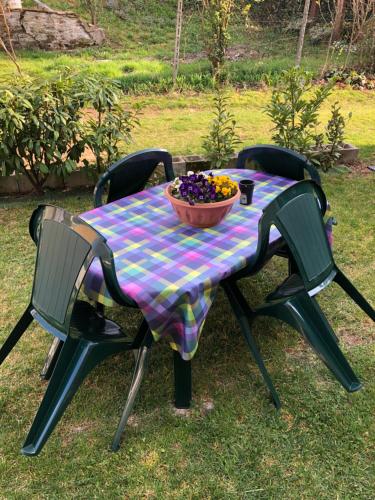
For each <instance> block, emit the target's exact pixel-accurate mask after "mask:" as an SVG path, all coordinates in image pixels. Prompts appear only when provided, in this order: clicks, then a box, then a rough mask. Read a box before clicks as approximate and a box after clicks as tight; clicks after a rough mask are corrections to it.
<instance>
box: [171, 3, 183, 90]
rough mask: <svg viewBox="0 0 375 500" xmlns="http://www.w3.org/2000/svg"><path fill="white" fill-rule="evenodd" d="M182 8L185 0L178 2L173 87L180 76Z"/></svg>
mask: <svg viewBox="0 0 375 500" xmlns="http://www.w3.org/2000/svg"><path fill="white" fill-rule="evenodd" d="M182 7H183V0H178V2H177V17H176V39H175V45H174V57H173V87H174V86H175V85H176V81H177V75H178V66H179V62H180V43H181V29H182Z"/></svg>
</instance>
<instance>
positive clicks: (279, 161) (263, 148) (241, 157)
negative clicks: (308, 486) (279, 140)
mask: <svg viewBox="0 0 375 500" xmlns="http://www.w3.org/2000/svg"><path fill="white" fill-rule="evenodd" d="M248 162H249V163H251V164H252V165H254V167H255V168H256V169H258V170H261V171H263V172H267V173H270V174H274V175H280V176H282V177H287V178H288V179H294V180H296V181H301V180H303V179H304V178H305V174H306V172H307V173H308V174H309V175H310V177H311V179H312V180H314V181H315V182H316V183H317V184H321V180H320V175H319V173H318V171H317V170H316V168H315V167H314V166H313V165H312V164H311V163H310V162H309V161H308V159H307V158H306V157H305V156H302V155H300V154H299V153H297V152H295V151H292V150H291V149H287V148H282V147H280V146H273V145H270V144H258V145H256V146H251V147H248V148H245V149H243V150H242V151H240V153H239V154H238V159H237V165H236V168H245V167H246V164H247V163H248Z"/></svg>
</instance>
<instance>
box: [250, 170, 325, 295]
mask: <svg viewBox="0 0 375 500" xmlns="http://www.w3.org/2000/svg"><path fill="white" fill-rule="evenodd" d="M323 197H324V193H323V192H322V189H321V188H320V186H318V185H317V184H316V183H315V182H314V181H311V180H304V181H301V182H298V183H296V184H294V185H293V186H291V187H289V188H288V189H286V190H285V191H283V192H282V193H281V194H280V195H279V196H278V197H277V198H275V200H273V201H272V202H271V203H270V204H269V205H268V206H267V207H266V208H265V209H264V210H263V216H262V217H261V219H260V221H259V243H258V251H259V256H258V258H260V257H261V254H262V253H265V251H266V248H267V245H268V239H269V233H270V229H271V226H272V225H274V226H276V228H277V229H278V230H279V232H280V233H281V235H282V237H283V238H284V240H285V241H286V243H287V245H288V247H289V249H290V251H291V253H292V255H293V257H294V260H295V262H296V264H297V267H298V270H299V273H300V276H301V278H302V280H303V282H304V285H305V287H306V289H307V290H311V289H313V288H315V287H317V286H319V285H320V284H321V283H322V282H323V281H324V280H325V279H326V278H327V277H328V276H329V275H330V273H331V272H332V271H333V269H334V267H335V263H334V260H333V256H332V252H331V247H330V245H329V242H328V239H327V235H326V231H325V229H324V222H323V218H322V212H321V207H320V200H321V199H322V198H323Z"/></svg>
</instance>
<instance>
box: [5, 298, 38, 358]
mask: <svg viewBox="0 0 375 500" xmlns="http://www.w3.org/2000/svg"><path fill="white" fill-rule="evenodd" d="M31 309H32V306H31V304H30V305H29V306H28V307H27V309H26V311H25V312H24V313H23V314H22V316H21V318H20V319H19V320H18V323H17V324H16V326H15V327H14V328H13V330H12V332H11V334H10V335H9V337H8V338H7V339H6V341H5V342H4V344H3V346H2V347H1V349H0V365H1V364H2V362H3V361H4V360H5V358H6V357H7V356H8V354H9V353H10V351H11V350H12V349H13V347H14V346H15V345H16V344H17V342H18V341H19V339H20V338H21V337H22V335H23V333H24V332H25V331H26V330H27V329H28V327H29V326H30V324H31V322H32V321H33V319H34V318H33V317H32V315H31Z"/></svg>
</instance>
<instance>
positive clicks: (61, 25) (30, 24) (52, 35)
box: [0, 9, 105, 50]
mask: <svg viewBox="0 0 375 500" xmlns="http://www.w3.org/2000/svg"><path fill="white" fill-rule="evenodd" d="M6 18H7V22H8V25H9V29H10V32H11V35H12V42H13V46H14V48H15V49H18V48H22V49H45V50H63V49H73V48H76V47H87V46H90V45H100V44H101V43H103V41H104V39H105V35H104V31H103V30H102V29H101V28H98V27H96V26H93V25H89V24H87V23H86V22H84V21H82V20H81V19H80V18H79V17H78V16H77V15H76V14H74V13H72V12H59V11H52V12H48V11H42V10H36V9H22V10H12V11H10V12H8V13H6ZM0 36H1V37H2V38H3V39H4V40H6V39H7V36H6V34H5V26H4V22H1V19H0Z"/></svg>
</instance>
